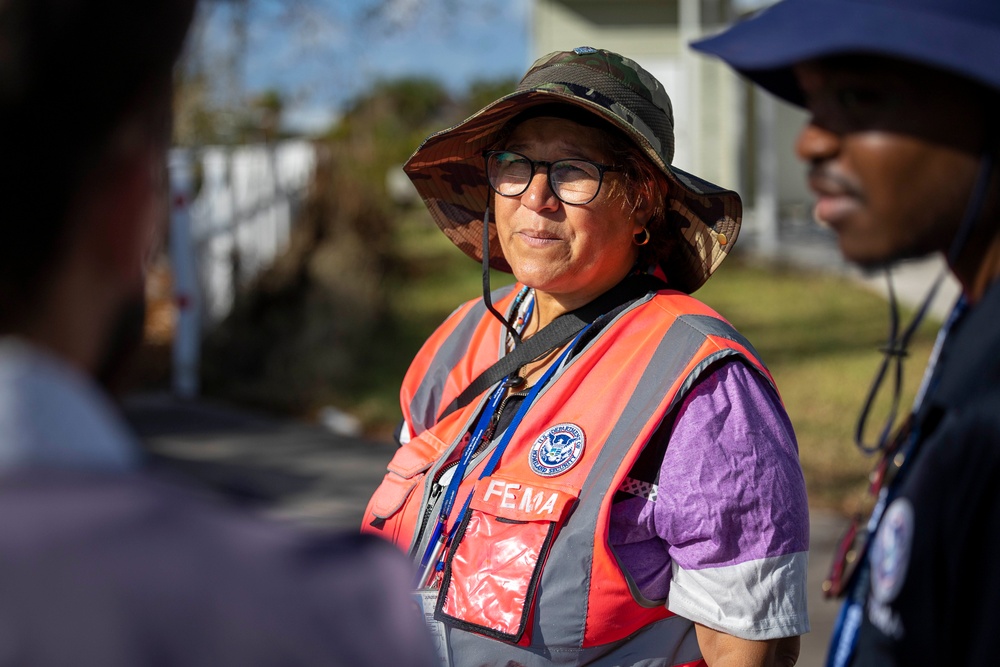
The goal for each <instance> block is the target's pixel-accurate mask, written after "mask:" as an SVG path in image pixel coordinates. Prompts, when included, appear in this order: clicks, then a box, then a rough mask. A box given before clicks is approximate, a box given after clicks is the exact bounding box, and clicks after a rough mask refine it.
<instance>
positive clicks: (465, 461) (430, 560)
mask: <svg viewBox="0 0 1000 667" xmlns="http://www.w3.org/2000/svg"><path fill="white" fill-rule="evenodd" d="M525 319H527V318H525ZM590 326H591V325H590V324H588V325H587V326H585V327H584V328H583V329H582V330H581V331H580V333H578V334H577V335H576V337H575V338H574V339H573V340H572V341H571V342H570V344H569V345H568V346H566V349H565V350H563V352H562V354H560V355H559V358H558V359H556V361H555V363H553V364H552V365H551V366H549V368H548V370H546V371H545V373H544V374H543V375H542V377H541V379H540V380H539V381H538V382H537V383H536V384H535V386H534V387H532V388H531V391H530V392H529V393H528V395H527V396H525V398H524V400H523V401H522V402H521V406H520V407H519V408H518V410H517V412H516V413H515V414H514V418H513V419H512V420H511V423H510V425H509V426H508V427H507V430H506V431H504V434H503V437H501V438H500V442H498V443H497V446H496V448H495V449H494V451H493V455H492V456H490V459H489V461H488V462H487V463H486V466H485V467H484V468H483V472H482V473H480V475H479V479H483V478H484V477H489V476H490V475H492V474H493V471H494V470H496V468H497V466H498V465H499V464H500V459H501V457H502V456H503V453H504V451H505V450H506V449H507V445H508V444H510V440H511V438H512V437H513V435H514V432H515V431H516V430H517V427H518V426H519V425H520V423H521V420H522V419H524V415H525V414H527V412H528V409H529V408H530V407H531V404H532V403H534V401H535V398H536V397H537V396H538V393H539V392H540V391H541V389H542V387H544V386H545V385H546V384H548V381H549V379H550V378H551V377H552V375H553V374H555V372H556V371H557V370H558V369H559V368H560V367H561V366H562V365H563V363H564V362H565V361H566V358H567V357H568V356H569V355H570V353H571V352H572V350H573V348H574V347H576V344H577V342H578V341H579V340H580V338H581V337H582V336H583V334H584V333H586V331H587V329H589V328H590ZM505 392H506V386H505V385H504V383H500V385H499V386H498V387H497V388H496V389H495V390H494V391H493V394H492V395H490V398H489V401H488V402H487V407H488V408H489V409H484V410H483V413H482V414H481V415H480V416H479V421H478V422H477V424H476V428H475V431H473V435H472V438H471V439H470V440H469V443H468V444H467V445H466V446H465V449H463V450H462V456H461V458H460V459H459V461H458V464H457V465H456V466H455V469H454V473H453V474H452V477H451V481H450V482H449V483H448V490H447V491H446V492H445V496H444V499H443V500H442V502H441V511H440V512H439V513H438V520H437V522H436V523H435V525H434V532H433V533H432V534H431V539H430V540H429V541H428V543H427V548H426V549H425V550H424V555H423V558H421V559H420V581H419V582H418V584H417V585H418V586H421V585H424V584H425V583H427V581H428V579H429V578H430V574H431V572H432V571H433V568H436V567H437V566H438V564H439V561H440V559H441V553H442V552H443V550H444V548H445V547H446V546H447V545H448V544H449V543H450V542H451V538H452V537H453V536H454V531H455V530H456V529H457V528H458V524H459V522H458V521H456V522H455V525H454V526H453V527H452V531H451V533H449V534H445V527H446V526H447V524H448V517H449V515H450V514H451V510H452V509H453V507H454V504H455V498H456V496H457V495H458V487H459V486H460V485H461V483H462V481H463V479H464V478H465V471H466V469H467V468H468V465H469V462H470V461H471V460H472V458H473V455H474V453H475V451H476V450H477V449H478V448H479V443H480V441H481V440H482V438H483V434H484V433H485V432H486V429H487V427H488V426H489V423H490V421H491V420H492V419H493V415H494V414H495V413H496V410H497V408H498V407H499V405H500V401H501V400H502V398H503V395H504V393H505ZM473 493H474V490H473V491H470V492H469V495H468V496H466V498H465V502H464V503H463V504H462V510H461V512H459V515H458V516H463V515H464V514H465V512H466V510H468V508H469V503H470V502H472V494H473Z"/></svg>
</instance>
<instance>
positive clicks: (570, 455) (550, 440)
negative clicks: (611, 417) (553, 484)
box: [528, 424, 585, 477]
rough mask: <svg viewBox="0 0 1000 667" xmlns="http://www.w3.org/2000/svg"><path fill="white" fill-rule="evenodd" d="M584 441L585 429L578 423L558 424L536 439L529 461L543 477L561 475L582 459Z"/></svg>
mask: <svg viewBox="0 0 1000 667" xmlns="http://www.w3.org/2000/svg"><path fill="white" fill-rule="evenodd" d="M584 441H585V438H584V435H583V429H581V428H580V427H579V426H577V425H576V424H556V425H555V426H551V427H549V428H547V429H546V430H545V432H544V433H542V434H541V435H540V436H538V439H537V440H535V444H533V445H532V446H531V451H530V452H529V453H528V463H529V465H531V469H532V470H533V471H534V472H535V473H536V474H538V475H541V476H542V477H555V476H556V475H561V474H563V473H564V472H566V471H567V470H569V469H570V468H572V467H573V466H574V465H576V462H577V461H579V460H580V456H581V455H582V454H583V445H584Z"/></svg>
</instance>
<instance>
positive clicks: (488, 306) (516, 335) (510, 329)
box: [483, 200, 521, 347]
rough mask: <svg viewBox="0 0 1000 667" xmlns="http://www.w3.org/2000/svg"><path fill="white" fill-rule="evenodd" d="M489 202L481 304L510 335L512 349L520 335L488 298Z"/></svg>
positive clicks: (516, 344)
mask: <svg viewBox="0 0 1000 667" xmlns="http://www.w3.org/2000/svg"><path fill="white" fill-rule="evenodd" d="M489 222H490V202H489V200H487V201H486V212H485V213H484V214H483V303H485V304H486V309H487V310H489V311H490V312H491V313H492V314H493V317H495V318H497V319H498V320H500V323H501V324H503V326H504V328H505V329H507V333H509V334H510V335H511V337H512V338H513V339H514V347H517V346H518V345H520V344H521V335H520V334H519V333H517V330H516V329H514V327H513V326H512V325H511V323H510V322H508V321H507V318H506V317H504V316H503V315H501V314H500V311H498V310H497V309H496V308H495V307H494V306H493V299H491V298H490V291H491V290H490V225H489Z"/></svg>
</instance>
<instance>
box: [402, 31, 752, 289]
mask: <svg viewBox="0 0 1000 667" xmlns="http://www.w3.org/2000/svg"><path fill="white" fill-rule="evenodd" d="M552 103H561V104H568V105H573V106H576V107H580V108H582V109H584V110H586V111H589V112H591V113H593V114H594V115H596V116H598V117H599V118H601V119H603V120H604V121H606V122H608V123H610V124H611V125H613V126H614V127H617V128H619V129H620V130H621V131H622V132H624V133H625V135H626V136H627V137H629V138H630V139H631V140H632V141H633V142H634V143H635V144H636V145H637V146H638V147H639V148H640V149H641V150H642V152H643V153H644V154H645V155H646V156H647V157H648V158H649V159H650V160H651V161H652V162H653V164H654V165H656V167H657V168H659V169H660V170H661V171H662V172H663V173H664V174H665V175H666V177H667V179H668V180H669V181H670V183H671V184H672V185H673V186H675V187H673V188H672V191H671V194H670V196H669V197H668V198H667V203H666V208H667V213H666V215H667V221H666V223H667V225H668V226H670V225H675V226H676V227H677V229H678V230H679V231H680V235H679V237H678V238H679V240H680V242H679V243H677V244H675V246H674V249H673V250H672V251H671V252H670V254H669V255H668V256H663V257H659V258H657V261H658V263H659V264H660V266H662V267H663V269H664V272H665V273H666V274H667V275H668V276H670V286H671V287H672V288H674V289H678V290H682V291H684V292H688V293H690V292H693V291H695V290H697V289H698V288H699V287H701V286H702V285H703V284H704V283H705V281H706V280H708V277H709V276H710V275H712V273H713V272H714V271H715V270H716V269H717V268H718V266H719V264H721V263H722V260H723V259H725V258H726V255H727V254H728V253H729V250H730V248H732V247H733V244H734V242H735V241H736V236H737V234H738V233H739V229H740V219H741V214H742V205H741V203H740V198H739V195H737V194H736V193H735V192H732V191H730V190H726V189H724V188H720V187H719V186H716V185H713V184H711V183H709V182H707V181H705V180H702V179H700V178H698V177H697V176H693V175H691V174H688V173H686V172H684V171H681V170H680V169H677V168H675V167H672V166H670V163H671V161H672V160H673V156H674V127H673V109H672V106H671V104H670V98H669V97H668V96H667V93H666V91H665V90H664V89H663V85H662V84H661V83H660V82H659V81H657V80H656V79H655V78H654V77H653V76H652V75H651V74H650V73H649V72H647V71H646V70H644V69H643V68H642V67H640V66H639V65H638V64H637V63H635V62H633V61H632V60H629V59H628V58H625V57H623V56H620V55H618V54H616V53H612V52H610V51H604V50H597V49H593V48H590V47H580V48H577V49H574V50H573V51H560V52H556V53H551V54H549V55H547V56H544V57H543V58H540V59H539V60H537V61H535V63H534V65H532V66H531V69H529V70H528V73H527V74H525V75H524V78H523V79H521V82H520V83H519V84H518V85H517V88H516V89H515V92H513V93H511V94H510V95H507V96H505V97H502V98H500V99H499V100H497V101H495V102H493V103H492V104H489V105H487V106H486V107H484V108H483V109H481V110H480V111H478V112H477V113H475V114H473V115H472V116H470V117H469V118H468V119H466V120H464V121H462V122H461V123H459V124H458V125H456V126H454V127H452V128H449V129H447V130H443V131H441V132H438V133H436V134H433V135H431V136H430V137H428V138H427V139H426V140H425V141H424V142H423V144H421V145H420V147H419V148H418V149H417V150H416V152H414V153H413V155H412V156H411V157H410V159H409V160H408V161H407V162H406V164H405V165H404V166H403V169H404V171H405V172H406V174H407V175H408V176H409V177H410V179H411V180H412V181H413V184H414V186H416V189H417V192H418V193H419V194H420V196H421V197H422V198H423V200H424V203H425V204H426V205H427V208H428V209H429V210H430V213H431V216H432V217H433V218H434V221H435V222H436V223H437V224H438V226H439V227H440V228H441V229H442V230H443V231H444V233H445V234H446V235H447V236H448V238H450V239H451V241H452V242H453V243H454V244H455V245H457V246H458V247H459V248H461V249H462V251H463V252H465V254H467V255H469V256H470V257H472V258H473V259H476V260H479V261H482V259H483V257H482V252H483V251H482V249H483V237H482V234H483V227H482V225H483V217H484V215H485V213H486V205H487V202H488V201H489V196H490V189H489V185H488V183H487V181H486V168H485V165H484V162H483V157H482V153H483V151H484V150H487V149H490V148H492V147H493V146H494V145H495V143H496V141H497V140H498V138H499V137H500V134H501V132H502V130H503V128H504V126H505V125H506V124H507V123H508V122H509V121H510V120H511V119H513V118H514V117H515V116H517V115H518V114H520V113H521V112H523V111H525V110H526V109H528V108H530V107H534V106H538V105H541V104H552ZM490 222H491V224H490V235H489V239H490V240H489V249H490V258H489V263H490V266H492V267H493V268H494V269H498V270H500V271H506V272H508V273H509V272H510V270H511V269H510V265H509V264H508V263H507V260H506V259H505V258H504V256H503V253H502V251H501V249H500V243H499V240H498V239H497V235H496V228H495V224H493V223H494V221H493V220H491V221H490Z"/></svg>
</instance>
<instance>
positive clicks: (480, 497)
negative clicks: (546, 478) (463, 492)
mask: <svg viewBox="0 0 1000 667" xmlns="http://www.w3.org/2000/svg"><path fill="white" fill-rule="evenodd" d="M474 493H475V495H474V496H473V497H472V502H471V503H470V504H469V506H470V507H471V508H472V509H475V510H480V511H482V512H486V513H487V514H491V515H493V516H496V517H499V518H500V519H501V520H509V521H561V520H562V518H563V516H565V514H566V512H567V511H568V510H569V509H570V508H571V507H572V506H573V504H574V503H575V502H576V493H575V490H571V489H567V488H560V487H557V486H548V485H542V484H538V483H535V482H532V483H531V484H526V483H525V482H523V481H519V482H515V481H514V480H509V479H504V478H503V477H498V476H493V477H487V478H485V479H482V480H480V482H479V483H478V484H476V490H475V492H474Z"/></svg>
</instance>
